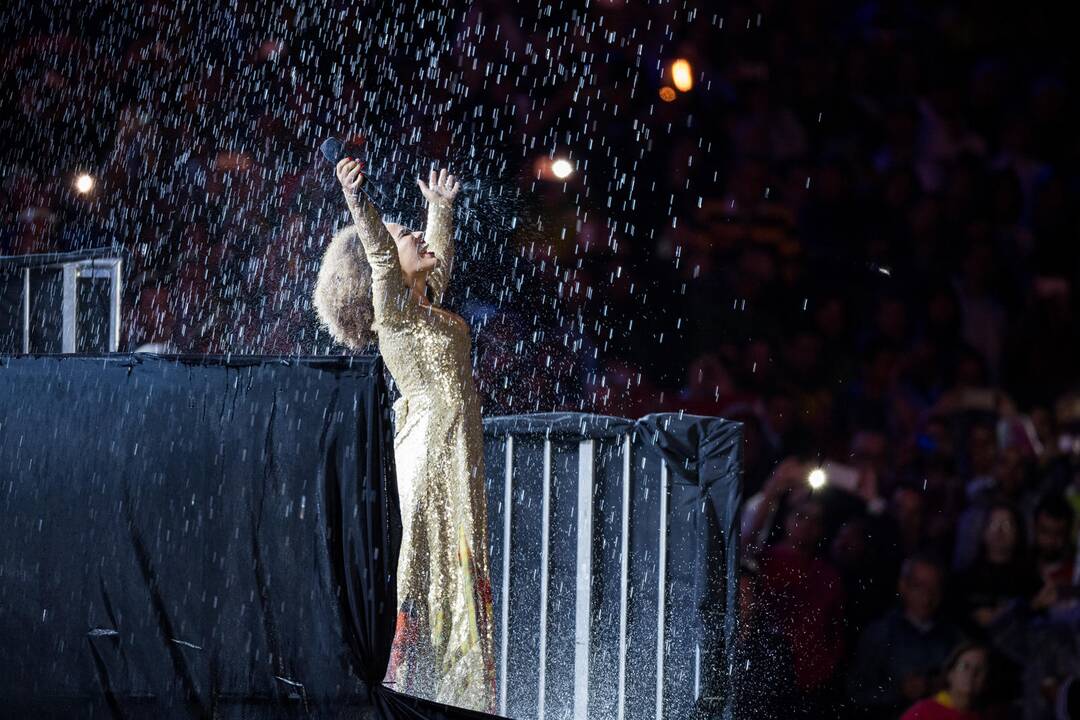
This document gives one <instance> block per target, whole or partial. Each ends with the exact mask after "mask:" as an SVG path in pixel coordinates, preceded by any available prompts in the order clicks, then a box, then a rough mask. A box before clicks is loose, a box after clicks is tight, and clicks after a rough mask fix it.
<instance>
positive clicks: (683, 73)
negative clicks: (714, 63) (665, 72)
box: [671, 58, 694, 92]
mask: <svg viewBox="0 0 1080 720" xmlns="http://www.w3.org/2000/svg"><path fill="white" fill-rule="evenodd" d="M671 82H672V83H674V85H675V87H676V89H678V90H679V92H690V88H692V87H694V71H693V70H692V69H691V68H690V63H689V61H687V60H684V59H683V58H679V59H678V60H676V61H675V62H673V63H671Z"/></svg>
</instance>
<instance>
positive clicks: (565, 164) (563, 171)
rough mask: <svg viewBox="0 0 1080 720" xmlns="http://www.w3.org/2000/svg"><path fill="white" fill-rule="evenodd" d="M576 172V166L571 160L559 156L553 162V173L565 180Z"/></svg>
mask: <svg viewBox="0 0 1080 720" xmlns="http://www.w3.org/2000/svg"><path fill="white" fill-rule="evenodd" d="M573 172H574V166H573V165H572V164H571V163H570V161H569V160H565V159H563V158H559V159H558V160H555V161H554V162H552V163H551V174H552V175H554V176H555V177H557V178H559V179H560V180H565V179H566V178H568V177H570V175H571V174H572V173H573Z"/></svg>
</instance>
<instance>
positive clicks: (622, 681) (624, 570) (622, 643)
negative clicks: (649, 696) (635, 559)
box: [616, 434, 630, 720]
mask: <svg viewBox="0 0 1080 720" xmlns="http://www.w3.org/2000/svg"><path fill="white" fill-rule="evenodd" d="M623 437H624V440H625V441H624V443H623V471H622V528H621V529H620V530H619V533H620V534H619V538H620V540H619V691H618V701H617V702H618V704H617V714H616V717H617V720H625V718H626V633H627V632H628V631H629V624H628V622H627V616H628V614H629V607H628V606H629V585H630V435H629V434H627V435H624V436H623Z"/></svg>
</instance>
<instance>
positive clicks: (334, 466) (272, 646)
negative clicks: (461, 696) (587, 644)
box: [0, 355, 489, 719]
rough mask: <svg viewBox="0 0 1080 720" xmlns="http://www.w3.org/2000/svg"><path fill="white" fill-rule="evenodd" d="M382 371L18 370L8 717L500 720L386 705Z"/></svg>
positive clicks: (391, 697)
mask: <svg viewBox="0 0 1080 720" xmlns="http://www.w3.org/2000/svg"><path fill="white" fill-rule="evenodd" d="M388 407H389V404H388V402H387V396H386V387H385V385H384V382H383V374H382V365H381V361H380V360H379V359H378V358H377V357H367V356H363V357H352V358H289V359H282V358H251V357H232V358H230V357H205V356H197V357H195V356H191V357H188V356H162V357H159V356H152V355H107V356H70V355H69V356H15V357H0V518H2V521H3V523H2V526H0V706H2V709H0V715H3V716H4V717H28V718H29V717H33V718H48V717H57V718H60V717H63V718H69V717H112V718H144V717H153V718H171V717H177V718H211V717H213V718H256V717H257V718H270V717H273V718H278V717H280V718H286V717H288V718H292V717H334V718H337V717H361V718H366V717H370V718H447V719H450V718H482V717H489V716H485V715H481V714H478V713H470V712H467V711H461V710H456V709H450V708H444V707H442V706H439V705H436V704H434V703H430V702H427V701H422V700H417V699H413V698H407V697H404V696H400V695H398V694H396V693H393V692H391V691H389V690H387V689H385V688H383V687H382V686H380V685H379V681H380V680H381V679H382V677H383V673H384V671H385V667H386V663H387V659H388V657H389V648H390V641H391V638H392V634H393V630H394V618H395V608H394V596H395V589H394V569H395V566H396V559H397V548H398V543H399V541H400V519H399V516H398V509H397V507H396V489H395V484H394V465H393V453H392V448H393V442H392V441H393V438H392V427H391V423H390V418H389V417H388Z"/></svg>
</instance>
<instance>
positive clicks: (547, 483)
mask: <svg viewBox="0 0 1080 720" xmlns="http://www.w3.org/2000/svg"><path fill="white" fill-rule="evenodd" d="M540 536H541V537H540V672H539V673H538V675H539V677H538V682H539V685H540V695H539V699H538V701H537V703H536V717H537V720H544V717H545V709H544V701H545V700H546V695H547V625H548V581H549V580H550V576H551V567H550V566H551V437H550V436H549V437H545V438H544V496H543V507H542V508H541V514H540Z"/></svg>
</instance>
